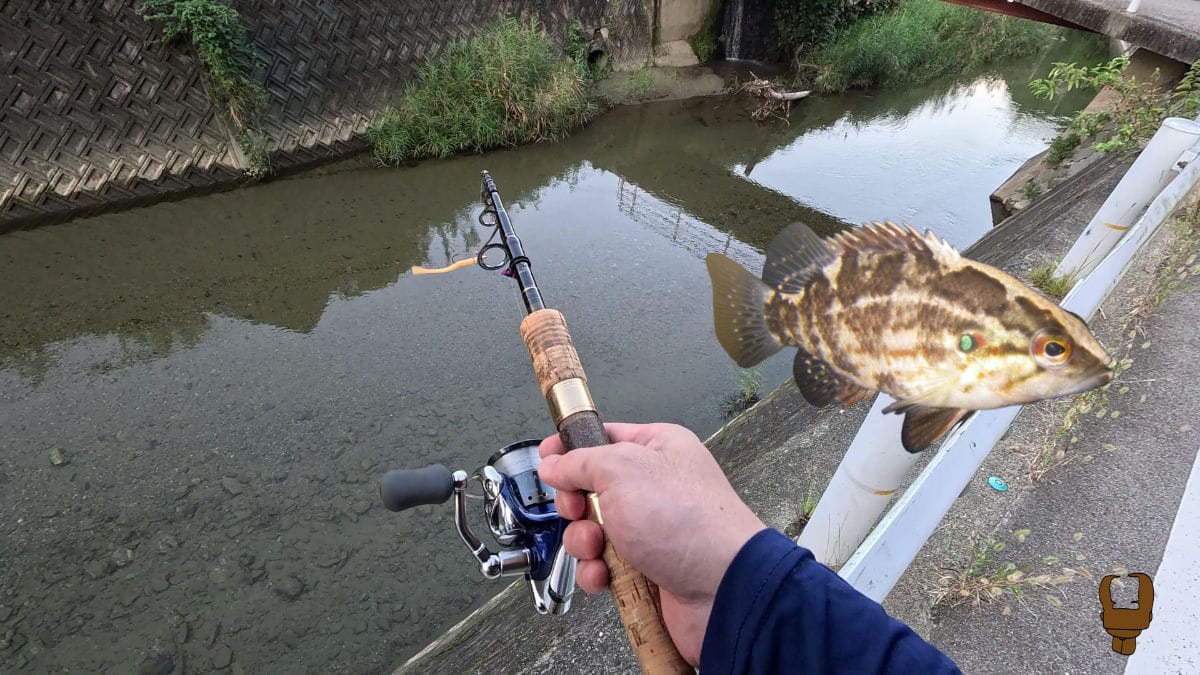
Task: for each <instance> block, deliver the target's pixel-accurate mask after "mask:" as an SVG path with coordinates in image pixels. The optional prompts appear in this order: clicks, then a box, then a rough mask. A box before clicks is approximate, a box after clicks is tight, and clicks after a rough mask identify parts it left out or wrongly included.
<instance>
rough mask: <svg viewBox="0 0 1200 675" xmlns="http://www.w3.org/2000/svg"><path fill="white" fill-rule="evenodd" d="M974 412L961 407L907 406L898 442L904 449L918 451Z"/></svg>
mask: <svg viewBox="0 0 1200 675" xmlns="http://www.w3.org/2000/svg"><path fill="white" fill-rule="evenodd" d="M974 414H975V411H974V410H963V409H961V408H927V407H925V406H915V407H912V408H909V410H908V412H907V413H905V415H904V426H903V427H902V428H901V429H900V442H901V443H903V444H904V449H905V450H907V451H909V452H913V453H916V452H920V451H922V450H924V449H925V448H927V447H929V444H930V443H933V442H934V441H936V440H937V439H939V438H941V437H942V436H943V435H944V434H945V433H946V432H948V431H950V430H951V429H953V428H954V425H956V424H958V423H959V422H962V421H964V420H966V419H967V418H968V417H970V416H971V415H974Z"/></svg>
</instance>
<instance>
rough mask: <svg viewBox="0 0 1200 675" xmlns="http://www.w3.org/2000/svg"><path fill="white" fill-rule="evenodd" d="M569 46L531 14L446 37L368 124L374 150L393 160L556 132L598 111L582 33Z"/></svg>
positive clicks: (564, 131)
mask: <svg viewBox="0 0 1200 675" xmlns="http://www.w3.org/2000/svg"><path fill="white" fill-rule="evenodd" d="M573 33H577V31H573ZM567 48H568V50H569V51H572V52H573V53H572V54H571V58H566V57H563V56H561V55H559V54H557V53H556V50H555V49H554V47H553V45H552V44H551V43H550V41H549V40H548V39H547V38H546V36H545V35H544V34H543V33H542V31H541V30H540V28H539V26H538V24H537V22H536V20H533V21H529V22H521V21H517V20H515V19H510V18H506V19H501V20H500V21H499V22H497V23H496V24H494V25H493V26H492V27H491V28H489V29H488V30H486V31H484V32H482V33H480V34H478V35H476V36H474V37H472V38H470V39H466V40H457V41H455V42H452V43H451V44H449V45H446V46H445V47H443V48H442V49H441V50H440V51H438V52H437V53H436V54H434V55H433V56H431V57H430V58H429V59H428V60H427V61H426V62H425V63H424V64H423V65H422V66H421V68H420V72H419V74H418V77H417V79H416V80H415V81H414V82H412V83H410V84H409V85H407V86H406V87H405V88H404V92H403V93H402V94H401V96H400V98H399V100H398V101H397V102H396V103H395V105H394V106H392V107H391V108H389V109H388V110H387V112H386V113H385V114H384V115H383V117H382V118H381V119H380V120H379V121H378V122H377V123H376V124H375V125H373V126H372V127H371V128H370V129H369V130H368V131H367V138H368V140H369V141H370V142H371V144H372V145H373V146H374V152H375V156H376V157H377V158H378V159H379V160H380V161H382V162H385V163H388V164H399V163H402V162H405V161H410V160H414V159H420V158H423V157H446V156H448V155H450V154H453V153H455V152H458V151H462V150H469V151H474V152H478V151H482V150H486V149H489V148H494V147H499V146H513V145H518V144H522V143H534V142H538V141H544V140H555V139H559V138H562V137H563V136H565V135H566V134H567V133H568V132H569V131H570V130H571V129H573V128H575V127H578V126H580V125H582V124H584V123H586V122H587V121H588V120H590V119H591V118H592V117H594V116H595V115H596V114H597V112H598V111H599V108H598V107H597V106H596V104H595V103H594V102H593V101H592V100H591V98H590V96H589V89H590V85H591V82H592V77H593V74H592V72H591V70H590V68H589V67H588V64H587V54H586V51H587V49H586V43H584V42H583V40H582V36H581V35H578V34H576V36H575V37H574V38H572V39H569V40H568V44H567Z"/></svg>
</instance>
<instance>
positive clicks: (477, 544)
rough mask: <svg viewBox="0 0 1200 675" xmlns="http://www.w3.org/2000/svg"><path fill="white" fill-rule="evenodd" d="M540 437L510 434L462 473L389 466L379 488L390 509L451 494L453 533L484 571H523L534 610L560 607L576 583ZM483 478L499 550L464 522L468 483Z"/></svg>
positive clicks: (487, 516)
mask: <svg viewBox="0 0 1200 675" xmlns="http://www.w3.org/2000/svg"><path fill="white" fill-rule="evenodd" d="M540 444H541V440H524V441H517V442H516V443H512V444H510V445H507V446H505V447H504V448H501V449H500V451H498V452H496V453H495V454H494V455H492V456H491V457H490V458H489V459H488V461H487V464H486V465H484V466H483V467H482V468H480V469H479V470H478V471H476V472H475V474H473V475H472V476H468V475H467V472H465V471H462V470H459V471H455V472H454V473H451V472H450V470H449V469H447V468H446V467H445V466H443V465H441V464H433V465H431V466H427V467H425V468H423V469H396V470H393V471H389V472H388V473H387V474H385V475H384V477H383V482H382V483H381V484H380V486H379V496H380V498H381V499H382V500H383V505H384V506H385V507H387V508H388V509H389V510H391V511H403V510H405V509H410V508H412V507H414V506H422V505H426V504H442V503H445V502H446V500H448V499H450V496H451V495H452V494H453V496H454V525H455V528H456V529H457V530H458V536H459V537H461V538H462V540H463V543H465V544H466V545H467V548H468V549H470V551H471V555H473V556H475V559H476V560H478V561H479V571H480V573H481V574H483V576H484V578H485V579H498V578H500V577H508V576H517V575H521V574H523V575H524V576H525V578H526V579H527V580H528V581H529V588H530V592H531V593H532V594H533V605H534V607H535V608H537V611H538V612H539V613H540V614H564V613H566V612H567V610H568V609H570V607H571V594H572V593H574V591H575V564H576V562H577V561H576V560H575V558H573V557H571V556H570V555H568V554H567V552H566V550H565V549H563V547H562V534H563V530H564V529H566V526H567V522H568V521H566V520H563V519H562V518H559V517H558V511H557V510H556V509H555V507H554V488H552V487H550V486H549V485H546V484H544V483H542V481H541V480H540V479H539V478H538V474H537V467H538V463H539V462H540V461H541V457H539V456H538V446H539V445H540ZM471 478H477V479H478V480H479V482H480V484H481V485H482V486H483V516H484V520H485V521H486V522H487V524H488V529H490V530H491V531H492V536H493V537H494V538H495V540H496V543H497V544H499V546H500V550H499V552H497V553H493V552H492V551H490V550H489V549H488V547H487V546H486V545H485V544H484V543H483V542H481V541H479V539H478V538H477V537H476V536H475V535H474V533H472V532H471V528H470V526H469V525H468V523H467V496H468V495H467V486H468V485H469V484H470V479H471Z"/></svg>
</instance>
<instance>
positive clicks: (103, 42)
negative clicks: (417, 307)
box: [0, 0, 654, 233]
mask: <svg viewBox="0 0 1200 675" xmlns="http://www.w3.org/2000/svg"><path fill="white" fill-rule="evenodd" d="M225 1H226V2H227V4H229V5H231V6H232V7H234V8H235V9H237V10H238V11H239V12H240V13H241V15H242V20H243V22H244V23H245V25H246V27H247V29H248V31H249V34H250V37H251V39H252V40H253V42H254V44H255V47H256V48H257V51H258V56H259V61H260V64H259V65H260V68H259V70H258V72H256V73H255V78H256V79H257V80H258V81H259V82H261V83H262V84H263V85H264V87H265V88H266V90H267V99H268V104H269V113H268V115H267V122H266V128H265V129H264V131H265V132H266V133H267V134H268V135H269V137H270V143H269V147H270V150H271V164H272V167H273V168H274V169H275V170H277V171H286V170H289V169H294V168H297V167H299V166H303V165H306V164H309V163H312V162H315V161H319V160H324V159H329V158H333V157H337V156H341V155H344V154H347V153H350V152H354V151H358V150H361V149H364V148H365V147H366V146H365V143H364V141H363V140H362V138H361V136H360V134H361V133H362V132H363V131H364V130H365V129H366V128H367V126H368V125H369V124H370V123H371V121H372V120H374V119H375V117H376V116H377V115H378V114H379V113H380V112H381V111H382V110H383V108H384V106H385V105H386V103H387V102H388V101H389V100H390V99H391V98H392V97H393V96H394V95H396V94H397V93H398V92H399V91H400V90H401V88H402V86H403V84H404V82H405V81H407V80H408V79H410V78H411V77H412V76H413V75H414V73H415V72H416V68H417V67H418V65H419V64H420V63H421V61H422V60H423V59H424V58H425V57H427V56H428V55H429V54H431V53H433V52H434V51H436V50H437V48H438V47H440V46H441V45H443V44H445V43H447V42H449V41H450V40H453V39H455V38H460V37H467V36H469V35H471V34H472V33H474V32H475V31H477V30H478V29H480V28H481V27H484V26H486V25H487V24H488V23H490V22H491V21H493V20H494V19H496V18H497V17H499V16H501V15H509V16H522V17H528V16H536V17H538V18H539V20H540V21H541V22H542V23H543V25H544V26H545V28H546V30H547V32H548V33H549V34H550V35H551V36H552V37H553V38H555V39H556V40H559V41H561V40H562V39H563V38H565V36H566V34H567V31H568V29H569V27H570V24H571V21H572V20H574V19H578V20H579V21H580V22H581V23H582V24H583V25H584V26H585V27H599V26H606V27H607V28H608V29H609V41H608V47H609V49H608V52H609V59H610V62H611V63H613V64H614V65H615V66H617V67H621V66H623V65H628V64H640V63H644V62H647V61H648V60H649V59H650V58H651V42H652V38H653V36H652V25H653V17H654V10H653V5H652V4H651V3H650V0H622V1H621V2H606V1H604V0H504V1H501V2H494V1H489V0H469V1H466V2H453V3H444V2H437V1H436V0H402V1H399V2H387V1H384V0H368V1H365V2H353V3H335V2H328V0H257V1H254V2H251V1H249V0H225ZM140 4H141V3H140V0H90V1H89V0H60V1H57V2H50V1H47V0H10V2H7V3H3V4H2V5H0V233H2V232H5V231H8V230H12V229H17V228H20V227H24V226H29V225H34V224H39V223H44V222H52V221H56V220H63V219H65V218H67V217H72V216H75V215H80V214H83V213H87V212H94V211H98V210H103V209H108V208H113V207H117V206H123V205H130V204H133V203H137V202H139V201H154V200H159V199H162V198H164V197H165V196H169V195H172V194H181V193H184V192H186V191H190V190H199V189H206V188H207V189H211V188H215V187H219V186H222V185H229V184H231V183H233V182H235V181H238V180H240V179H241V177H242V175H243V171H242V170H243V169H244V168H245V166H246V162H245V159H244V157H243V156H242V153H241V151H240V148H239V147H238V146H237V144H236V142H235V141H234V140H233V139H232V136H231V134H230V131H229V130H228V129H226V128H225V126H224V124H223V122H222V119H221V117H220V116H219V115H217V114H216V111H215V110H214V109H213V107H212V105H211V102H210V99H209V97H208V95H207V93H206V92H205V89H204V85H203V81H202V70H201V69H202V67H201V66H200V64H199V63H198V61H197V60H196V59H194V58H188V56H189V54H188V52H187V51H185V50H182V49H180V48H178V47H166V46H155V47H147V46H146V45H145V43H146V41H147V40H148V39H150V38H152V37H153V36H154V35H155V27H154V26H152V25H151V24H149V23H147V22H146V21H145V20H144V19H142V18H141V17H140V16H138V14H137V12H136V8H137V7H138V6H140Z"/></svg>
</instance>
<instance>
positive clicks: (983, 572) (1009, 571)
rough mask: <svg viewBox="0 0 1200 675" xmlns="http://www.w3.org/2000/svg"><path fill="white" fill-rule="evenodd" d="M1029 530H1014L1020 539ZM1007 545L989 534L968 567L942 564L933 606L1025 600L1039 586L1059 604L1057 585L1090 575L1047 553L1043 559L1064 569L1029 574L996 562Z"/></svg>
mask: <svg viewBox="0 0 1200 675" xmlns="http://www.w3.org/2000/svg"><path fill="white" fill-rule="evenodd" d="M1030 534H1031V532H1030V530H1028V529H1020V530H1015V531H1014V532H1013V537H1014V538H1015V539H1016V540H1017V541H1018V542H1024V541H1025V540H1026V539H1027V538H1028V537H1029V535H1030ZM1076 541H1078V540H1076ZM1005 548H1006V544H1005V543H1004V542H1003V541H1001V540H999V539H997V538H996V537H989V538H988V540H987V541H986V542H985V543H984V544H983V546H982V547H980V548H979V550H978V551H977V552H976V554H975V559H974V560H973V561H972V562H971V564H970V565H968V566H967V568H966V569H963V570H959V569H953V568H943V569H942V576H941V578H940V579H938V582H937V588H936V589H935V590H934V592H933V596H934V606H940V605H948V606H951V607H954V606H958V605H970V606H972V607H979V606H980V605H984V604H987V603H990V602H993V601H994V600H996V599H998V598H1000V597H1001V596H1005V595H1010V596H1012V597H1013V598H1014V599H1016V600H1018V601H1023V600H1024V598H1025V596H1026V594H1027V593H1029V592H1030V591H1033V590H1035V589H1036V590H1041V591H1047V592H1046V593H1045V594H1044V596H1043V597H1044V598H1045V600H1046V602H1048V603H1049V604H1051V605H1054V606H1055V607H1060V606H1062V598H1061V591H1059V592H1057V593H1056V592H1054V591H1055V590H1056V587H1058V586H1062V585H1064V584H1069V583H1071V582H1073V581H1076V580H1078V579H1080V578H1086V577H1087V571H1086V570H1084V569H1082V568H1076V567H1062V566H1061V565H1060V559H1059V557H1058V556H1055V555H1049V556H1046V557H1045V558H1043V559H1042V562H1043V563H1044V564H1045V565H1047V566H1050V567H1058V569H1061V573H1046V574H1029V573H1028V572H1026V571H1025V570H1022V569H1020V568H1018V567H1017V565H1016V564H1014V563H1011V562H1006V563H1003V564H999V565H997V564H996V563H995V562H993V561H992V558H993V555H994V554H997V553H1000V552H1001V551H1003V550H1004V549H1005ZM1006 609H1007V608H1006ZM1009 611H1011V610H1009ZM1007 613H1008V611H1005V612H1002V614H1007Z"/></svg>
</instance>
